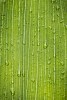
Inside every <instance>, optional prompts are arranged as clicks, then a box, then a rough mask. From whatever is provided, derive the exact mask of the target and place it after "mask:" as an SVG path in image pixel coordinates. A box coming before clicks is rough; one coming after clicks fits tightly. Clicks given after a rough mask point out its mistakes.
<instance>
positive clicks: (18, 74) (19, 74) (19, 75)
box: [17, 66, 21, 77]
mask: <svg viewBox="0 0 67 100" xmlns="http://www.w3.org/2000/svg"><path fill="white" fill-rule="evenodd" d="M17 76H18V77H21V71H20V66H19V68H18V73H17Z"/></svg>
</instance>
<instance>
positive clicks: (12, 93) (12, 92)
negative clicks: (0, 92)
mask: <svg viewBox="0 0 67 100" xmlns="http://www.w3.org/2000/svg"><path fill="white" fill-rule="evenodd" d="M10 92H11V95H12V96H14V95H15V91H14V88H13V87H12V88H11V89H10Z"/></svg>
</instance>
